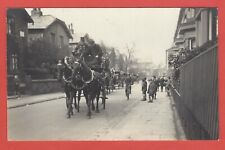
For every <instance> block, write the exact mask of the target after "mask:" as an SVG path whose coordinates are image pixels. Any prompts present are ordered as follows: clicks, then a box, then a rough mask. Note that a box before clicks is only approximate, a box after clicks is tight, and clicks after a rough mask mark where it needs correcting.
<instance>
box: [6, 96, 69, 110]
mask: <svg viewBox="0 0 225 150" xmlns="http://www.w3.org/2000/svg"><path fill="white" fill-rule="evenodd" d="M64 97H65V94H64V93H63V92H57V93H48V94H40V95H22V96H21V97H19V98H17V97H16V96H10V97H8V100H7V108H8V109H11V108H17V107H22V106H26V105H32V104H36V103H42V102H46V101H51V100H57V99H61V98H64Z"/></svg>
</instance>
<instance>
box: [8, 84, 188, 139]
mask: <svg viewBox="0 0 225 150" xmlns="http://www.w3.org/2000/svg"><path fill="white" fill-rule="evenodd" d="M140 89H141V87H140V84H135V85H133V87H132V94H131V97H130V100H127V99H126V97H125V94H124V89H119V90H116V91H114V92H113V93H111V94H110V95H108V98H109V99H108V100H107V103H106V109H105V110H103V109H102V106H101V105H100V113H95V112H93V115H92V118H91V119H88V117H87V116H86V114H87V106H86V104H85V100H84V99H82V100H81V105H80V112H79V113H77V112H76V113H75V115H74V116H72V118H71V119H67V118H66V106H65V99H59V100H54V101H47V102H44V103H39V104H34V105H30V106H25V107H18V108H13V109H8V140H10V141H11V140H34V141H39V140H48V141H50V140H73V141H81V140H82V141H86V140H88V141H89V140H99V141H100V140H184V139H185V135H184V132H183V129H182V127H181V125H180V121H179V118H178V116H177V113H176V109H175V105H174V103H173V100H172V98H170V97H167V96H166V93H165V92H158V93H157V99H156V100H155V101H154V102H153V103H148V102H146V101H140V100H141V98H142V95H141V91H140Z"/></svg>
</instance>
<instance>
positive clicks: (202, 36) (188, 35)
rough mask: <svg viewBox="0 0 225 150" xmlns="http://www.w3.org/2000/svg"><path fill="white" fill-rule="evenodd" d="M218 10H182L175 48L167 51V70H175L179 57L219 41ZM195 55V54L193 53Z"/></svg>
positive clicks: (175, 37) (174, 43)
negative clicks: (174, 65) (175, 62)
mask: <svg viewBox="0 0 225 150" xmlns="http://www.w3.org/2000/svg"><path fill="white" fill-rule="evenodd" d="M217 20H218V18H217V9H216V8H181V9H180V14H179V18H178V22H177V28H176V31H175V34H174V39H173V46H172V47H171V48H169V49H168V50H166V62H167V69H169V68H173V64H174V61H175V59H177V57H180V58H181V59H182V57H186V56H185V54H186V53H190V52H191V51H196V50H197V49H199V48H200V47H202V46H203V45H204V44H207V43H209V42H212V41H216V40H217V35H218V26H217V24H218V21H217ZM193 53H195V52H193Z"/></svg>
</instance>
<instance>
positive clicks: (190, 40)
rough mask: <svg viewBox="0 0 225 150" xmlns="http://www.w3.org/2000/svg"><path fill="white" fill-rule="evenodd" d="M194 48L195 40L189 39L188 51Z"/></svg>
mask: <svg viewBox="0 0 225 150" xmlns="http://www.w3.org/2000/svg"><path fill="white" fill-rule="evenodd" d="M193 48H194V39H193V38H189V39H188V49H189V50H192V49H193Z"/></svg>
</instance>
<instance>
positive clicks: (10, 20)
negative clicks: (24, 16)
mask: <svg viewBox="0 0 225 150" xmlns="http://www.w3.org/2000/svg"><path fill="white" fill-rule="evenodd" d="M7 27H8V34H15V19H14V18H13V17H11V16H9V17H8V18H7Z"/></svg>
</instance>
